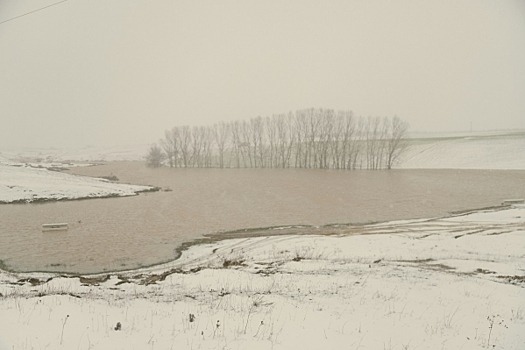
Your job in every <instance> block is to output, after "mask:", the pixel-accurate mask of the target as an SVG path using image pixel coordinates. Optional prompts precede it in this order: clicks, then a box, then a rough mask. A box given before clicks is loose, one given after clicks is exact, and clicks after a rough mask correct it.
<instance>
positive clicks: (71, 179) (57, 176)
mask: <svg viewBox="0 0 525 350" xmlns="http://www.w3.org/2000/svg"><path fill="white" fill-rule="evenodd" d="M149 190H152V187H149V186H137V185H126V184H118V183H112V182H110V181H108V180H105V179H101V178H90V177H84V176H76V175H70V174H65V173H61V172H57V171H50V170H48V169H45V168H34V167H31V166H27V165H22V164H10V165H9V164H6V163H2V162H0V203H14V202H34V201H45V200H63V199H79V198H92V197H113V196H132V195H135V194H137V193H138V192H143V191H149Z"/></svg>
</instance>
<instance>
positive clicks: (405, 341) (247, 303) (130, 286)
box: [0, 205, 525, 350]
mask: <svg viewBox="0 0 525 350" xmlns="http://www.w3.org/2000/svg"><path fill="white" fill-rule="evenodd" d="M356 231H359V230H356V228H355V227H354V228H352V230H351V232H353V233H355V232H356ZM359 233H361V234H360V235H355V234H341V231H337V234H334V235H332V236H274V237H257V238H247V239H231V240H224V241H220V242H215V243H213V244H203V245H199V246H193V247H191V248H189V249H188V250H187V251H185V252H183V254H182V256H181V258H180V259H178V260H176V261H174V262H171V263H168V264H164V265H161V266H157V267H153V268H147V269H142V270H137V271H129V272H126V273H119V274H108V275H97V276H86V277H78V276H77V277H71V276H59V275H55V274H43V273H38V274H36V273H35V274H22V273H19V274H12V273H6V272H4V273H2V274H0V293H1V296H0V314H1V315H2V317H0V349H1V350H4V349H6V350H7V349H12V348H14V349H31V348H49V349H180V348H184V349H320V348H326V349H342V348H344V349H399V350H401V349H486V348H496V349H522V348H523V345H524V344H525V206H523V205H516V206H513V207H508V208H506V209H505V210H487V211H479V212H474V213H469V214H465V215H459V216H454V217H448V218H439V219H429V220H404V221H397V222H387V223H381V224H374V225H365V226H362V227H361V232H359Z"/></svg>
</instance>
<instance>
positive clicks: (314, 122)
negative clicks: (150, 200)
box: [150, 108, 408, 170]
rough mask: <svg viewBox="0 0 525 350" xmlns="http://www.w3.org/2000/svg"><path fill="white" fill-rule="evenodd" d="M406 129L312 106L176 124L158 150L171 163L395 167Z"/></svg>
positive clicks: (400, 123) (398, 122) (396, 123)
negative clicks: (209, 122) (208, 122)
mask: <svg viewBox="0 0 525 350" xmlns="http://www.w3.org/2000/svg"><path fill="white" fill-rule="evenodd" d="M407 130H408V124H407V123H405V122H404V121H402V120H401V119H400V118H398V117H394V118H386V117H385V118H380V117H368V118H362V117H355V116H354V115H353V113H352V112H351V111H339V112H336V111H334V110H332V109H322V108H318V109H316V108H309V109H305V110H299V111H296V112H290V113H288V114H278V115H273V116H271V117H265V118H262V117H257V118H252V119H250V120H242V121H233V122H221V123H218V124H215V125H213V126H209V127H204V126H200V127H197V126H193V127H191V126H182V127H181V126H179V127H174V128H173V129H171V130H167V131H166V132H165V137H164V139H162V140H160V145H161V147H162V149H160V148H159V149H160V151H161V153H163V154H164V155H165V157H166V158H165V159H167V160H168V164H169V166H170V167H184V168H189V167H198V168H210V167H219V168H224V167H236V168H241V167H245V168H288V167H296V168H322V169H348V170H354V169H370V170H377V169H391V168H392V167H393V166H394V165H395V164H396V162H398V161H399V159H400V156H401V154H402V153H403V151H404V150H405V148H406V142H405V138H406V133H407ZM157 151H158V150H155V152H157ZM162 151H163V152H162ZM150 152H152V150H150ZM152 156H153V155H152ZM158 156H159V155H156V157H158ZM162 160H164V159H162ZM162 160H161V161H162ZM155 164H157V163H155ZM150 166H152V165H150Z"/></svg>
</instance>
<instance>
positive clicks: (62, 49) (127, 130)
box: [0, 0, 525, 150]
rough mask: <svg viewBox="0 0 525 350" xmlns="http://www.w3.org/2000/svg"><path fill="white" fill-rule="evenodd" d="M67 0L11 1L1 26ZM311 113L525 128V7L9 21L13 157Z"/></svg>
mask: <svg viewBox="0 0 525 350" xmlns="http://www.w3.org/2000/svg"><path fill="white" fill-rule="evenodd" d="M55 2H57V0H0V22H3V21H6V20H9V19H11V18H13V17H16V16H19V15H22V14H25V13H27V12H30V11H33V10H35V9H38V8H41V7H44V6H47V5H50V4H53V3H55ZM308 107H324V108H333V109H336V110H340V109H344V110H352V111H354V113H355V114H356V115H362V116H369V115H370V116H393V115H397V116H399V117H401V118H402V119H404V120H406V121H408V122H409V123H410V125H411V130H412V131H461V130H463V131H464V130H469V129H470V128H471V125H472V128H473V129H474V130H488V129H511V128H522V129H523V128H525V1H522V0H516V1H513V0H502V1H492V0H490V1H489V0H487V1H483V0H465V1H458V0H451V1H443V0H439V1H365V0H362V1H350V0H345V1H305V0H297V1H292V0H287V1H281V0H279V1H272V0H265V1H247V0H242V1H218V0H212V1H195V0H188V1H174V0H150V1H145V0H144V1H139V0H106V1H93V0H69V1H65V2H62V3H60V4H57V5H55V6H51V7H48V8H46V9H44V10H41V11H38V12H34V13H32V14H29V15H26V16H23V17H19V18H17V19H13V20H9V21H7V22H4V23H2V24H0V147H2V148H17V147H24V146H25V147H69V146H75V147H78V146H85V145H117V144H120V145H122V144H130V143H148V142H155V141H156V140H158V139H159V138H160V137H162V135H163V131H164V130H165V129H168V128H171V127H173V126H175V125H184V124H189V125H203V124H211V123H214V122H217V121H227V120H236V119H248V118H252V117H256V116H259V115H261V116H269V115H272V114H276V113H283V112H288V111H293V110H297V109H302V108H308ZM471 123H472V124H471ZM0 150H1V149H0Z"/></svg>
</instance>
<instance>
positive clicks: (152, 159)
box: [146, 144, 166, 168]
mask: <svg viewBox="0 0 525 350" xmlns="http://www.w3.org/2000/svg"><path fill="white" fill-rule="evenodd" d="M165 158H166V155H165V154H164V153H163V152H162V149H161V148H160V147H159V146H158V145H156V144H155V145H152V146H151V147H150V149H149V151H148V154H147V155H146V165H147V166H148V167H150V168H158V167H160V166H161V165H162V161H163V160H164V159H165Z"/></svg>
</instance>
